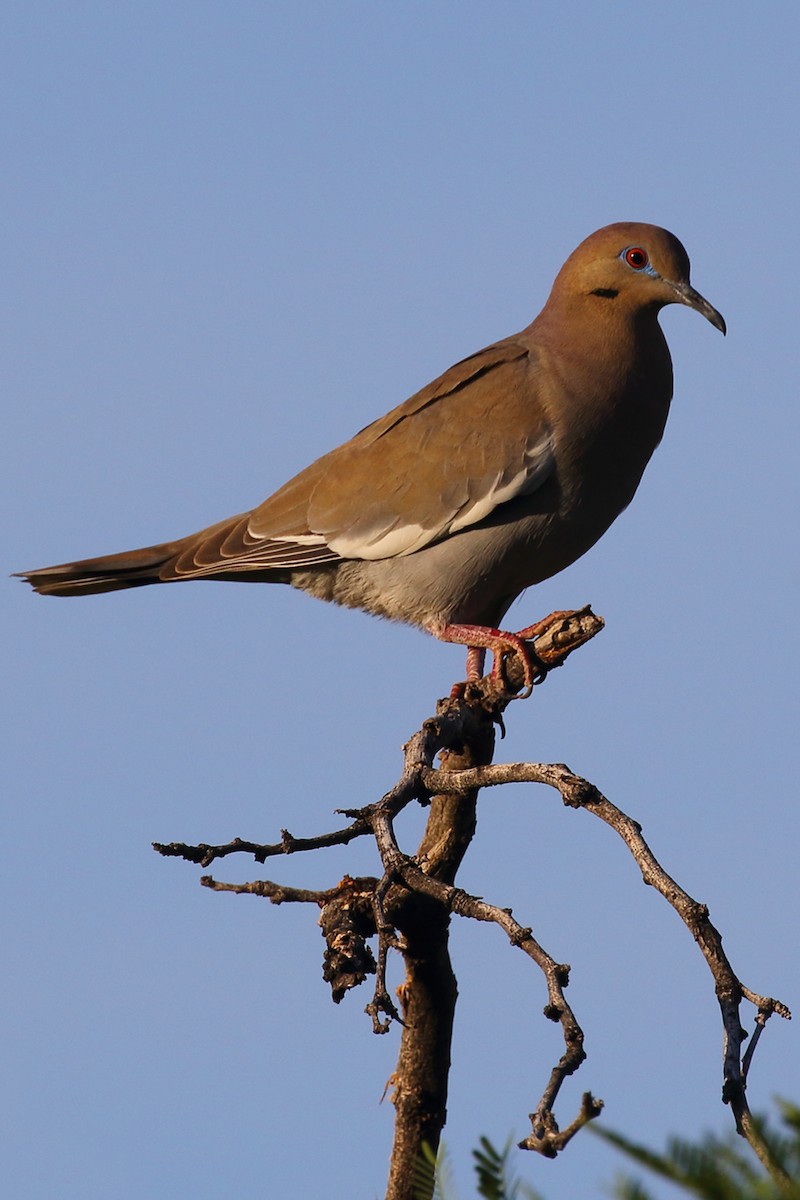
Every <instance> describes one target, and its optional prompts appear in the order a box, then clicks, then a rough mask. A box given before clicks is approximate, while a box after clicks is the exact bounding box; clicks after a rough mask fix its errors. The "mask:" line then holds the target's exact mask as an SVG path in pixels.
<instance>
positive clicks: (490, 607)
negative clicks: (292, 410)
mask: <svg viewBox="0 0 800 1200" xmlns="http://www.w3.org/2000/svg"><path fill="white" fill-rule="evenodd" d="M672 303H681V304H687V305H689V306H690V307H691V308H694V309H696V310H697V311H698V312H700V313H702V315H703V316H705V317H706V318H707V319H708V320H709V321H710V322H711V323H712V324H713V325H715V326H716V328H717V329H719V330H721V331H722V332H723V333H724V332H725V323H724V321H723V319H722V317H721V316H720V314H719V313H718V312H717V311H716V309H714V308H712V307H711V305H710V304H709V303H708V302H707V301H706V300H704V299H703V297H702V296H700V295H699V293H697V292H696V291H695V290H694V289H693V288H692V287H691V285H690V283H689V259H688V257H687V254H686V251H685V250H684V248H683V246H682V245H681V243H680V242H679V241H678V240H677V238H675V237H674V236H673V235H672V234H671V233H668V232H667V231H666V230H664V229H660V228H658V227H657V226H654V225H642V224H632V223H622V224H617V225H609V226H606V227H605V228H604V229H600V230H598V231H597V233H594V234H592V235H591V237H589V238H587V239H586V241H584V242H582V243H581V245H580V246H578V248H577V250H575V251H574V253H573V254H571V255H570V257H569V258H568V259H567V261H566V263H565V264H564V266H563V267H562V269H561V271H560V272H559V274H558V276H557V278H556V280H555V283H554V285H553V289H552V292H551V294H550V297H549V299H548V301H547V304H546V305H545V307H544V309H543V310H542V312H541V313H540V314H539V316H538V317H537V318H536V319H535V320H534V321H533V322H532V323H531V324H530V325H529V326H528V327H527V328H526V329H523V330H522V332H521V333H518V334H516V335H514V336H512V337H510V338H506V339H505V340H504V341H501V342H496V343H495V344H494V345H492V346H488V347H487V348H486V349H484V350H481V351H479V352H478V353H477V354H474V355H472V356H471V357H470V358H466V359H464V360H463V361H462V362H459V363H457V364H456V365H455V366H454V367H451V368H450V370H449V371H446V372H445V373H444V375H441V376H439V378H438V379H436V380H434V382H433V383H431V384H429V385H428V387H426V388H423V389H422V391H420V392H417V394H416V395H414V396H412V397H411V398H410V399H409V400H407V401H406V402H405V403H404V404H401V405H400V406H399V407H398V408H395V409H393V410H392V412H390V413H388V414H387V415H386V416H385V417H382V418H381V419H380V420H378V421H375V422H374V423H373V424H372V425H368V426H367V427H366V429H362V430H361V432H360V433H358V434H356V436H355V437H354V438H352V439H351V440H350V441H349V442H346V443H345V444H344V445H342V446H339V447H338V448H337V449H336V450H332V451H331V452H330V453H329V454H327V455H325V456H324V457H323V458H320V459H318V460H317V461H316V462H315V463H312V464H311V466H310V467H307V468H306V470H304V471H301V472H300V474H299V475H297V476H295V478H294V479H292V480H290V481H289V482H288V483H286V484H285V485H284V486H283V487H282V488H280V489H279V491H277V492H275V493H274V494H273V495H272V496H270V497H269V499H267V500H265V501H264V503H263V504H261V505H260V506H259V507H258V508H255V509H253V510H252V511H251V512H248V513H242V514H240V515H239V516H236V517H231V518H229V519H228V520H226V521H221V522H220V523H219V524H217V525H212V526H210V527H209V528H208V529H204V530H202V531H201V532H200V533H196V534H191V535H189V536H188V537H184V538H180V539H179V540H177V541H174V542H165V543H163V544H161V545H159V546H150V547H147V548H145V549H141V550H132V551H128V552H126V553H122V554H112V555H108V556H103V557H100V558H91V559H85V560H83V561H80V562H72V563H65V564H63V565H60V566H54V567H43V568H40V569H38V570H34V571H25V572H22V573H21V574H22V575H23V578H25V579H27V580H28V582H29V583H30V584H32V586H33V587H34V588H35V589H36V590H37V591H38V592H40V593H41V594H42V595H53V596H78V595H89V594H92V593H95V592H107V591H114V590H116V589H118V588H128V587H139V586H141V585H144V584H150V583H171V582H173V581H177V580H187V579H225V580H243V581H255V582H277V583H290V584H293V585H294V586H295V587H299V588H302V589H303V590H305V591H308V592H311V593H312V594H313V595H315V596H319V597H321V598H322V599H325V600H333V601H336V602H337V603H340V604H345V605H349V606H351V607H356V608H363V609H365V610H366V611H368V612H371V613H376V614H378V615H380V616H385V617H389V618H392V619H395V620H399V621H406V622H409V623H411V624H414V625H419V626H421V627H422V628H424V629H426V630H428V631H429V632H431V633H433V634H435V635H436V636H437V637H441V638H443V639H444V640H447V641H458V642H463V643H465V644H467V645H469V646H470V647H472V649H471V651H470V657H469V659H468V674H469V675H470V676H474V675H475V674H476V672H477V671H478V670H480V669H481V667H482V662H483V650H484V649H486V648H491V649H493V650H502V649H505V648H509V647H513V648H516V649H519V648H520V647H519V645H518V643H517V641H516V639H515V638H514V637H513V636H511V635H503V634H499V633H498V631H497V630H496V629H495V627H496V626H497V624H498V623H499V622H500V621H501V620H502V618H503V616H504V615H505V612H506V610H507V609H508V607H509V605H510V604H511V603H512V601H513V600H514V599H516V597H517V596H518V595H519V594H520V593H521V592H522V591H524V589H525V588H527V587H529V586H530V585H531V584H534V583H538V582H540V581H541V580H543V579H547V578H549V577H550V576H551V575H554V574H556V573H557V572H558V571H561V570H563V568H564V567H566V566H568V565H569V564H570V563H572V562H574V561H575V559H577V558H579V557H580V556H581V555H582V554H583V553H585V551H586V550H588V549H589V547H590V546H592V545H593V544H594V542H596V541H597V539H598V538H599V537H600V536H601V535H602V534H603V533H604V532H605V530H606V529H607V528H608V526H609V525H610V524H611V522H612V521H613V520H614V519H615V517H617V516H618V515H619V513H620V512H622V510H623V509H624V508H625V507H626V505H627V504H628V503H629V502H630V500H631V499H632V497H633V494H634V492H635V491H636V488H637V486H638V484H639V480H640V479H641V476H642V472H643V471H644V469H645V466H646V465H647V462H648V461H649V459H650V456H651V455H652V453H653V451H654V450H655V448H656V446H657V445H658V443H659V441H660V440H661V435H662V433H663V430H664V424H665V422H666V419H667V413H668V411H669V403H670V399H671V396H672V364H671V360H670V355H669V350H668V348H667V344H666V341H665V339H664V335H663V333H662V331H661V327H660V325H659V323H658V320H657V317H658V312H659V310H660V309H661V308H663V307H664V305H666V304H672ZM465 627H466V628H465ZM476 627H477V628H476Z"/></svg>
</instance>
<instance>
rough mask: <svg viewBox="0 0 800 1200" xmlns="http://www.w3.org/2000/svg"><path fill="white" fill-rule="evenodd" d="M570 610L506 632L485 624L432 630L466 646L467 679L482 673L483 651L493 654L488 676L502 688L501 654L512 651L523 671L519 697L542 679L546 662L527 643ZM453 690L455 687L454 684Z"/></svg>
mask: <svg viewBox="0 0 800 1200" xmlns="http://www.w3.org/2000/svg"><path fill="white" fill-rule="evenodd" d="M571 615H572V614H571V613H570V612H569V611H567V610H559V611H557V612H553V613H550V616H549V617H543V618H542V620H541V621H536V622H535V624H533V625H527V626H526V627H525V628H524V629H520V630H519V631H518V632H517V633H509V632H508V631H507V630H503V629H493V628H491V627H489V626H486V625H445V626H444V627H443V628H441V629H437V630H434V632H435V634H436V636H437V637H438V638H439V639H440V641H443V642H453V643H455V644H457V645H460V646H467V647H468V649H467V683H474V682H476V680H478V679H480V678H481V675H482V674H483V668H484V663H485V661H486V651H487V650H491V652H492V655H493V661H492V670H491V677H492V682H493V683H494V684H495V686H496V687H498V688H500V689H502V690H505V682H506V681H505V679H504V677H503V657H504V655H506V654H509V653H512V654H516V655H517V656H518V658H519V660H520V664H521V666H522V671H523V682H524V690H523V692H522V693H521V694H520V697H519V698H520V699H522V698H524V697H525V696H529V695H530V694H531V691H532V690H533V685H534V683H535V682H536V681H537V679H543V678H544V676H545V675H546V674H547V669H548V668H547V666H546V664H545V663H544V662H542V660H541V659H540V658H539V657H538V655H537V654H536V651H535V650H534V648H533V646H532V645H530V643H531V642H534V641H535V640H536V638H537V637H540V636H541V635H542V634H543V633H545V632H546V631H547V630H548V629H549V628H550V627H551V626H552V625H553V623H554V622H556V621H563V620H564V619H565V618H566V617H569V616H571ZM454 691H455V692H457V691H459V685H458V684H456V686H455V689H454Z"/></svg>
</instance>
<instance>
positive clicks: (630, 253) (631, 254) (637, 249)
mask: <svg viewBox="0 0 800 1200" xmlns="http://www.w3.org/2000/svg"><path fill="white" fill-rule="evenodd" d="M647 261H648V260H647V251H646V250H643V249H642V247H641V246H631V247H630V249H628V250H626V251H625V262H626V263H627V264H628V266H629V267H633V269H634V271H642V270H644V268H645V267H646V266H647Z"/></svg>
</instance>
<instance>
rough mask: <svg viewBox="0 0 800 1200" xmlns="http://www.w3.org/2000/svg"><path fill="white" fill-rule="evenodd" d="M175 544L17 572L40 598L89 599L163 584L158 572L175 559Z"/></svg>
mask: <svg viewBox="0 0 800 1200" xmlns="http://www.w3.org/2000/svg"><path fill="white" fill-rule="evenodd" d="M175 552H176V544H175V543H174V542H165V543H164V544H163V545H161V546H145V547H144V548H143V549H141V550H127V551H123V553H122V554H107V555H104V556H102V557H100V558H84V559H81V560H80V561H79V562H70V563H59V564H58V565H57V566H54V567H39V568H37V569H36V570H35V571H18V572H17V577H18V578H20V579H25V580H27V582H28V583H29V584H30V585H31V587H32V588H34V590H35V591H37V592H38V593H39V595H40V596H91V595H94V594H95V593H98V592H116V591H118V590H119V589H120V588H131V587H144V586H145V585H146V584H149V583H163V582H165V580H164V579H163V577H162V575H161V570H162V568H163V567H164V566H165V565H166V564H167V563H169V562H170V561H171V560H172V559H174V557H175Z"/></svg>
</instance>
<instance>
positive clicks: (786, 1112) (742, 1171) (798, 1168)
mask: <svg viewBox="0 0 800 1200" xmlns="http://www.w3.org/2000/svg"><path fill="white" fill-rule="evenodd" d="M779 1108H780V1114H781V1122H782V1125H783V1129H781V1130H776V1129H775V1128H773V1127H771V1126H770V1124H769V1122H768V1121H767V1120H766V1119H764V1118H761V1119H759V1120H758V1121H757V1124H758V1127H759V1131H760V1133H761V1136H762V1138H763V1141H764V1144H765V1146H766V1148H767V1150H768V1153H769V1158H770V1162H771V1164H772V1166H773V1167H774V1168H776V1174H777V1173H778V1172H780V1173H782V1174H783V1176H784V1177H787V1178H788V1179H789V1180H792V1181H794V1182H791V1183H789V1184H785V1183H782V1182H781V1181H780V1180H779V1179H776V1178H775V1176H773V1175H768V1174H767V1173H766V1171H765V1170H764V1169H762V1168H761V1166H760V1165H759V1163H758V1160H757V1159H756V1158H755V1156H754V1154H753V1152H752V1150H751V1149H750V1147H749V1146H748V1145H747V1143H746V1142H745V1141H743V1140H742V1139H741V1138H740V1137H737V1135H736V1134H734V1133H731V1134H729V1135H728V1136H727V1137H724V1138H721V1137H718V1136H717V1135H716V1134H713V1133H708V1134H705V1136H704V1137H702V1138H701V1139H700V1141H699V1142H688V1141H685V1140H684V1139H682V1138H670V1139H669V1140H668V1142H667V1147H666V1150H664V1152H663V1153H659V1152H658V1151H655V1150H651V1149H649V1148H648V1147H647V1146H642V1145H639V1143H637V1142H633V1141H631V1140H630V1139H629V1138H626V1137H623V1136H622V1135H621V1134H619V1133H614V1132H612V1131H609V1130H606V1129H602V1128H601V1127H600V1126H597V1125H592V1126H591V1130H592V1132H593V1133H594V1134H596V1135H597V1136H598V1137H601V1138H602V1139H603V1140H604V1141H606V1142H608V1143H609V1144H610V1145H612V1146H615V1147H616V1148H617V1149H618V1150H621V1151H622V1153H623V1154H624V1155H626V1157H628V1158H630V1159H632V1160H633V1161H634V1162H635V1163H637V1164H638V1165H639V1166H640V1167H644V1168H645V1169H646V1170H647V1171H649V1172H651V1173H652V1174H653V1175H657V1176H658V1177H659V1178H661V1179H668V1180H669V1181H670V1182H671V1183H674V1184H675V1185H676V1186H677V1187H679V1188H680V1189H682V1190H683V1192H684V1193H686V1194H687V1195H689V1196H698V1197H700V1198H701V1200H800V1108H798V1107H797V1106H796V1105H794V1104H789V1103H788V1102H786V1101H779ZM612 1195H614V1196H615V1197H616V1198H617V1200H652V1194H651V1193H650V1192H648V1191H647V1189H646V1188H645V1187H644V1185H643V1184H642V1183H641V1182H640V1181H639V1180H638V1179H634V1178H631V1177H629V1176H625V1177H621V1178H620V1179H618V1180H617V1182H616V1184H615V1187H614V1190H613V1192H612Z"/></svg>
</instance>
